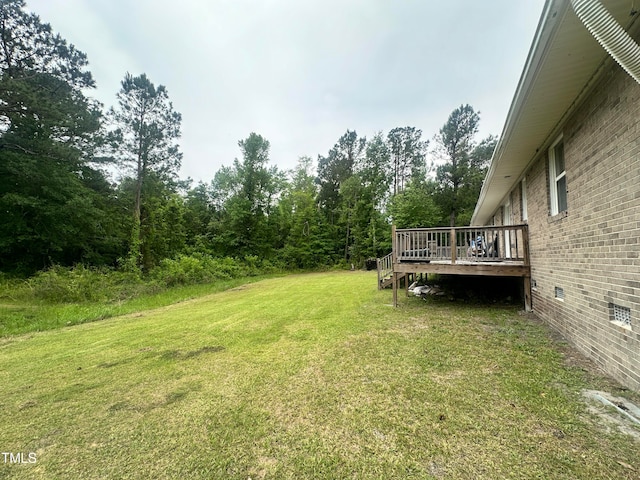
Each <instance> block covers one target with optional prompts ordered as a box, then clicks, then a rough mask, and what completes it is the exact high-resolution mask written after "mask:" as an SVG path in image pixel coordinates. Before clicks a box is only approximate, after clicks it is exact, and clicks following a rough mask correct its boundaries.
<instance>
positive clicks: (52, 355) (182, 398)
mask: <svg viewBox="0 0 640 480" xmlns="http://www.w3.org/2000/svg"><path fill="white" fill-rule="evenodd" d="M390 302H391V292H390V291H382V292H378V291H377V290H376V289H375V274H371V273H362V272H353V273H351V272H349V273H346V272H333V273H322V274H309V275H297V276H289V277H283V278H272V279H267V280H263V281H261V282H258V283H252V284H249V285H246V286H241V287H237V288H234V289H232V290H228V291H225V292H219V293H214V294H211V295H207V296H204V297H201V298H198V299H195V300H189V301H185V302H181V303H178V304H175V305H171V306H165V307H162V308H157V309H154V310H146V311H140V312H137V313H132V314H129V315H126V316H121V317H116V318H111V319H108V320H103V321H99V322H94V323H88V324H83V325H77V326H72V327H67V328H63V329H58V330H51V331H47V332H39V333H29V334H25V335H20V336H9V337H5V338H2V339H0V366H1V369H0V379H1V383H0V408H1V411H2V416H1V417H0V450H1V451H2V452H13V453H17V452H23V453H24V458H25V459H26V460H28V459H29V457H28V454H29V453H35V457H36V462H35V463H24V464H9V463H2V460H3V458H2V456H1V455H0V478H43V479H67V478H68V479H80V478H82V479H92V478H119V479H125V478H154V479H155V478H176V479H178V478H180V479H182V478H184V479H187V478H189V479H191V478H207V479H218V478H219V479H226V478H231V479H243V480H246V479H248V478H251V479H254V480H255V479H260V478H274V479H287V478H296V479H306V478H310V479H316V478H320V479H323V478H326V479H347V478H358V479H360V478H379V479H396V478H399V479H404V478H420V479H428V478H436V479H437V478H447V479H450V478H452V479H478V478H486V479H501V478H514V479H515V478H522V479H532V478H541V479H625V478H628V479H636V478H638V476H639V475H640V458H639V455H638V451H639V450H640V442H638V441H637V440H635V439H634V438H633V437H630V436H625V435H622V434H620V433H617V432H616V430H615V429H613V428H605V427H603V426H602V425H600V424H599V423H598V422H597V421H596V419H595V418H594V417H592V416H591V415H590V414H589V413H588V410H587V406H586V405H585V404H584V403H582V400H581V396H580V391H581V389H582V388H587V387H589V386H590V383H589V382H591V380H589V378H590V377H588V376H587V375H585V373H584V372H583V371H582V370H580V369H578V368H571V367H568V366H566V365H565V362H564V361H563V356H562V354H561V352H560V351H559V350H558V347H557V345H555V344H553V343H552V342H551V341H550V340H549V337H548V335H547V332H546V330H545V329H544V327H542V326H540V325H539V324H538V323H535V322H531V321H529V320H528V319H527V317H526V316H523V315H520V314H519V313H518V310H517V308H514V307H499V306H498V307H487V306H468V305H467V306H465V305H461V304H456V303H451V302H448V301H433V302H429V303H428V304H426V303H425V302H423V301H421V300H419V299H406V300H403V303H402V306H401V307H400V308H398V309H393V308H391V307H390V306H389V304H390Z"/></svg>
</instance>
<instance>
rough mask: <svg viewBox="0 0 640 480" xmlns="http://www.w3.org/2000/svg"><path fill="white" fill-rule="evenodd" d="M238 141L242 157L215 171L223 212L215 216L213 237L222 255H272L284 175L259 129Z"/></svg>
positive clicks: (219, 204)
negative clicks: (273, 161) (270, 153)
mask: <svg viewBox="0 0 640 480" xmlns="http://www.w3.org/2000/svg"><path fill="white" fill-rule="evenodd" d="M238 145H239V147H240V149H241V151H242V154H243V158H242V161H240V160H238V159H236V160H235V161H234V163H233V166H232V167H223V168H221V169H220V170H219V171H218V172H217V173H216V175H215V178H214V181H213V190H214V192H215V198H214V203H215V204H216V207H217V209H218V211H219V215H217V216H214V217H213V218H212V221H211V224H210V227H211V231H210V234H211V239H212V243H213V245H214V247H213V248H214V251H215V252H216V254H218V255H233V256H236V255H239V256H244V255H254V254H259V255H260V256H262V257H268V256H270V255H271V254H272V251H273V249H274V247H276V243H277V234H276V232H275V229H276V228H277V226H278V222H277V220H276V217H277V214H278V211H277V198H278V196H279V195H280V193H281V192H282V190H283V188H284V175H283V173H282V172H280V171H279V170H278V169H277V167H275V166H272V167H269V166H267V163H268V162H269V141H268V140H267V139H265V138H264V137H262V136H261V135H258V134H256V133H251V134H249V137H247V138H246V139H245V140H240V141H239V142H238Z"/></svg>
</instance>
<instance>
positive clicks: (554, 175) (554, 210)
mask: <svg viewBox="0 0 640 480" xmlns="http://www.w3.org/2000/svg"><path fill="white" fill-rule="evenodd" d="M562 141H563V136H562V135H560V136H559V137H558V138H557V139H556V141H555V142H553V144H552V145H551V146H550V147H549V189H550V190H549V192H550V197H551V198H550V200H551V215H557V214H559V213H560V212H559V210H558V208H559V207H558V182H559V181H560V180H561V179H562V178H563V177H565V178H566V176H567V163H566V160H567V159H566V156H565V165H564V170H563V171H562V172H560V173H558V172H556V152H555V148H556V146H557V145H558V144H559V143H560V142H562ZM563 153H564V146H563ZM565 195H566V192H565Z"/></svg>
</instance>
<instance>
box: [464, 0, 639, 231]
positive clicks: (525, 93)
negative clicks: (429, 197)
mask: <svg viewBox="0 0 640 480" xmlns="http://www.w3.org/2000/svg"><path fill="white" fill-rule="evenodd" d="M602 4H603V5H604V6H605V7H606V9H607V10H608V11H609V12H610V13H611V14H612V15H613V16H614V17H615V19H616V20H617V21H618V22H619V23H620V24H621V25H622V26H623V27H625V28H627V27H628V25H629V24H630V23H631V20H633V17H632V16H631V14H630V13H631V10H632V2H631V1H630V0H603V1H602ZM606 58H607V53H606V51H605V50H603V48H602V47H601V46H600V45H599V44H598V42H597V41H596V40H595V39H594V38H593V37H592V36H591V34H590V33H589V31H588V30H587V29H586V28H585V27H584V25H583V24H582V22H581V21H580V19H579V18H578V17H577V15H576V14H575V13H574V12H573V10H572V8H571V6H570V5H569V1H568V0H555V1H554V0H548V1H547V3H546V4H545V9H544V12H543V15H542V18H541V20H540V23H539V25H538V30H537V32H536V37H535V38H534V41H533V45H532V47H531V51H530V52H529V57H528V59H527V64H526V65H525V68H524V71H523V73H522V76H521V77H520V82H519V84H518V88H517V90H516V94H515V97H514V99H513V100H512V102H511V107H510V109H509V114H508V116H507V120H506V123H505V126H504V129H503V132H502V135H501V137H500V140H499V142H498V145H497V147H496V150H495V152H494V154H493V158H492V159H491V166H490V168H489V172H488V173H487V177H486V178H485V181H484V184H483V186H482V191H481V192H480V198H479V199H478V203H477V205H476V209H475V212H474V214H473V218H472V220H471V224H472V225H484V224H487V223H488V222H489V220H490V218H491V216H492V215H493V214H494V212H495V211H496V210H497V208H498V207H499V206H500V204H501V202H502V201H503V199H504V198H505V196H506V195H507V194H508V193H509V192H510V191H511V190H512V189H513V187H514V186H515V183H516V182H517V181H518V180H519V179H520V177H521V175H522V174H523V173H524V171H525V169H526V168H527V166H528V165H529V164H530V163H531V162H532V161H533V160H534V159H535V158H536V157H537V156H538V151H541V150H542V149H546V148H547V147H548V145H549V144H550V142H551V141H552V140H553V138H551V137H550V136H551V135H552V134H554V133H556V130H557V127H559V126H560V125H561V123H562V122H563V121H564V118H563V116H564V115H565V113H566V112H567V111H568V110H570V108H571V107H572V105H573V103H574V102H575V101H576V100H577V99H578V97H579V96H580V94H581V92H582V91H583V89H584V88H585V87H586V86H587V84H588V83H589V80H590V79H591V78H592V77H593V75H594V74H595V73H596V71H597V69H598V67H599V66H600V65H601V64H602V62H603V61H604V60H605V59H606ZM558 133H559V132H558Z"/></svg>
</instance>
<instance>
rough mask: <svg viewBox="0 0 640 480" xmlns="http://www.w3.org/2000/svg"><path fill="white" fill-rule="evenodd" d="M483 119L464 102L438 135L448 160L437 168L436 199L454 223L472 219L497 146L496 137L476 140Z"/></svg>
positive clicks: (438, 144)
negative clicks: (477, 141)
mask: <svg viewBox="0 0 640 480" xmlns="http://www.w3.org/2000/svg"><path fill="white" fill-rule="evenodd" d="M479 122H480V115H479V114H478V113H477V112H476V111H475V110H474V109H473V107H471V106H470V105H461V106H460V107H458V108H457V109H455V110H454V111H453V112H451V115H449V118H448V120H447V122H446V123H445V124H444V126H443V127H442V128H441V129H440V132H439V134H438V135H437V136H436V154H437V155H438V156H439V157H440V159H441V160H442V161H443V162H444V163H441V164H440V165H438V167H437V169H436V181H437V183H438V191H437V194H436V195H435V196H434V199H435V201H436V203H437V205H438V206H439V207H440V209H441V210H442V211H443V212H444V213H447V214H448V215H449V225H450V226H455V225H467V224H468V222H469V221H470V220H471V215H472V213H473V208H474V206H475V203H476V201H477V200H478V195H479V194H480V189H481V187H482V179H483V178H484V176H485V173H486V169H487V168H488V163H489V160H490V159H491V155H492V154H493V150H494V148H495V145H496V139H495V137H488V138H487V139H485V140H483V141H482V142H481V143H480V145H477V144H476V143H475V140H474V138H475V135H476V133H477V132H478V124H479Z"/></svg>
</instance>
